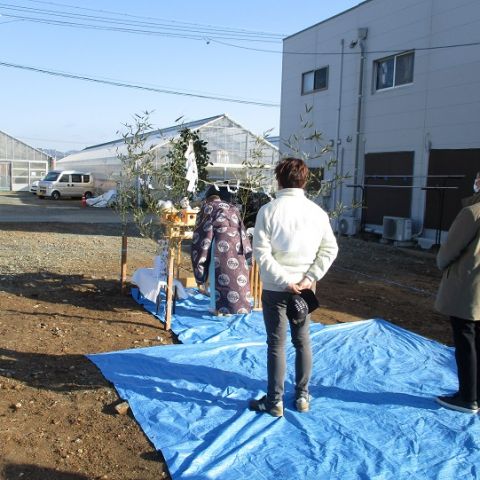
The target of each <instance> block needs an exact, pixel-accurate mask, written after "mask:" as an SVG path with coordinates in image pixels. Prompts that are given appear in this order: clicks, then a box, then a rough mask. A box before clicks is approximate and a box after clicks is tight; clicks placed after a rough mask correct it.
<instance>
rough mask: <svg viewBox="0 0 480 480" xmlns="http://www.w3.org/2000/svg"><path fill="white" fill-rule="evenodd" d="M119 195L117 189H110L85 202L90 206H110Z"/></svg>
mask: <svg viewBox="0 0 480 480" xmlns="http://www.w3.org/2000/svg"><path fill="white" fill-rule="evenodd" d="M116 196H117V191H116V190H109V191H108V192H105V193H104V194H102V195H99V196H98V197H94V198H87V199H86V200H85V202H86V203H87V205H88V206H89V207H97V208H106V207H109V206H110V205H111V204H112V202H114V201H115V198H116Z"/></svg>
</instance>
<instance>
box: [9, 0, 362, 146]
mask: <svg viewBox="0 0 480 480" xmlns="http://www.w3.org/2000/svg"><path fill="white" fill-rule="evenodd" d="M358 3H360V1H359V0H336V1H335V2H332V1H331V0H328V1H327V0H298V1H296V2H293V1H286V0H266V1H261V0H260V1H254V0H243V1H241V2H229V1H226V0H223V1H220V0H217V1H214V0H204V1H199V0H184V1H181V2H180V1H166V0H163V1H161V0H156V1H154V0H135V1H127V0H77V1H75V0H51V1H50V0H4V1H2V0H0V14H1V15H2V16H1V17H0V45H1V47H0V62H1V63H2V64H3V65H0V85H1V88H0V105H1V108H0V112H1V113H0V130H2V131H4V132H6V133H8V134H10V135H12V136H14V137H16V138H19V139H21V140H23V141H25V142H26V143H28V144H29V145H32V146H34V147H42V148H57V149H58V150H63V151H65V150H72V149H75V150H79V149H82V148H84V147H86V146H88V145H93V144H96V143H102V142H105V141H109V140H113V139H115V138H117V137H118V135H117V131H118V130H121V129H122V123H126V122H130V121H131V118H132V116H133V115H134V114H135V113H139V112H142V111H145V110H149V111H153V114H152V115H151V121H152V123H153V126H154V127H155V128H162V127H167V126H170V125H173V124H174V123H175V120H176V119H177V118H178V117H181V116H183V120H184V121H190V120H197V119H200V118H204V117H209V116H213V115H217V114H220V113H227V114H229V115H230V116H231V117H232V118H233V119H234V120H236V121H237V122H239V123H241V124H242V125H243V126H245V127H246V128H248V129H250V130H252V131H253V132H255V133H258V134H261V133H263V132H264V131H266V130H269V129H273V132H272V135H273V134H277V133H278V128H279V113H280V108H279V107H268V106H267V107H266V106H259V105H252V104H241V103H234V102H227V101H218V100H214V99H204V98H195V97H190V96H178V95H171V94H166V93H159V92H150V91H143V90H137V89H132V88H123V87H118V86H112V85H105V84H100V83H92V82H88V81H82V80H78V79H70V78H64V77H59V76H52V75H47V74H44V73H38V72H34V71H31V70H26V69H25V68H24V67H34V68H37V69H42V70H48V71H52V72H60V73H66V74H73V75H77V76H83V77H89V78H92V79H103V80H107V81H115V82H120V83H126V84H134V85H139V86H146V87H153V88H156V89H166V90H171V91H180V92H185V93H193V94H200V95H207V96H211V97H228V98H233V99H246V100H249V101H250V100H251V101H254V102H259V103H267V104H277V105H278V104H279V103H280V85H281V64H282V56H281V50H282V42H281V38H282V37H284V36H288V35H291V34H293V33H295V32H298V31H300V30H302V29H304V28H306V27H309V26H311V25H313V24H315V23H317V22H320V21H322V20H324V19H326V18H328V17H331V16H332V15H335V14H337V13H340V12H342V11H344V10H346V9H348V8H350V7H352V6H354V5H357V4H358ZM132 30H134V31H135V32H132ZM166 33H168V34H169V35H172V34H173V35H174V36H168V35H165V34H166ZM247 39H248V40H247ZM259 49H260V50H273V51H276V52H279V53H268V52H262V51H258V50H259ZM5 64H10V65H16V66H17V67H16V68H13V67H11V66H10V67H7V66H5ZM18 67H23V68H18Z"/></svg>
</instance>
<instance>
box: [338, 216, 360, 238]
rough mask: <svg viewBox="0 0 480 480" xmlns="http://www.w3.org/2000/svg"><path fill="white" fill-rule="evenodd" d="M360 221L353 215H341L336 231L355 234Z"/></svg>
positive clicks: (343, 233)
mask: <svg viewBox="0 0 480 480" xmlns="http://www.w3.org/2000/svg"><path fill="white" fill-rule="evenodd" d="M359 226H360V221H359V220H358V219H357V218H355V217H341V218H340V220H339V221H338V232H339V233H341V234H342V235H356V234H357V233H358V230H359Z"/></svg>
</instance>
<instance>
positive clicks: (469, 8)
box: [280, 0, 480, 238]
mask: <svg viewBox="0 0 480 480" xmlns="http://www.w3.org/2000/svg"><path fill="white" fill-rule="evenodd" d="M479 25H480V2H479V1H478V0H367V1H364V2H362V3H360V4H359V5H357V6H356V7H354V8H351V9H350V10H347V11H345V12H343V13H341V14H339V15H337V16H334V17H332V18H330V19H328V20H325V21H323V22H321V23H318V24H316V25H314V26H312V27H310V28H307V29H306V30H303V31H301V32H298V33H296V34H294V35H292V36H290V37H288V38H286V39H285V40H284V46H283V73H282V101H281V120H280V136H281V138H282V140H284V139H287V138H289V137H290V136H291V135H292V134H293V133H295V132H297V131H299V129H300V125H299V117H300V115H302V114H303V116H305V108H306V105H307V106H309V107H310V106H311V107H313V108H312V110H311V112H310V114H309V115H310V116H311V119H312V120H313V124H314V128H316V129H317V130H318V131H321V132H322V133H323V134H324V138H325V140H326V142H328V143H330V144H331V145H332V149H333V155H334V156H335V157H336V158H337V159H338V163H337V173H343V174H346V173H349V174H350V175H351V178H350V179H348V180H347V181H346V182H345V183H344V184H343V186H341V187H337V188H336V189H334V190H333V191H332V194H331V196H330V198H329V205H328V206H329V208H333V205H334V204H335V203H336V202H338V201H342V202H343V203H350V202H351V201H352V200H353V199H354V198H356V199H357V200H360V199H361V198H362V192H363V193H364V198H363V200H364V204H365V207H366V208H365V209H364V210H363V212H362V211H361V210H360V209H359V210H357V211H356V212H355V213H354V215H355V216H356V217H357V219H360V217H362V218H361V220H362V224H363V226H364V227H365V228H372V229H374V230H377V231H381V230H382V224H383V217H384V216H398V217H408V218H411V219H412V221H413V230H414V231H416V232H420V231H421V232H422V235H423V236H427V237H430V238H435V236H437V237H438V235H439V233H440V231H441V230H446V229H448V227H449V226H450V224H451V222H452V220H453V218H454V216H455V215H456V213H457V212H458V211H459V210H460V208H461V199H462V198H464V197H468V196H470V195H471V194H472V193H473V192H472V185H473V180H474V177H475V174H476V172H477V171H480V37H479V35H478V31H479ZM281 150H282V148H281ZM313 166H315V165H313ZM331 175H332V173H331V172H330V173H326V178H327V179H329V178H332V177H331ZM449 175H461V176H464V177H462V178H445V177H447V176H449ZM348 185H357V187H352V186H350V187H349V186H348ZM386 187H389V188H386ZM425 187H430V188H429V189H425ZM431 187H453V188H431Z"/></svg>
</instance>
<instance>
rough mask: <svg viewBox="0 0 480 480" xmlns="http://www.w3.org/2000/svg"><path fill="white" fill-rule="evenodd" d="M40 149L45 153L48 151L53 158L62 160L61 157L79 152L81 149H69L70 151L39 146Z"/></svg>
mask: <svg viewBox="0 0 480 480" xmlns="http://www.w3.org/2000/svg"><path fill="white" fill-rule="evenodd" d="M39 150H40V151H42V152H43V153H46V154H47V155H50V157H52V158H56V159H57V160H60V159H61V158H64V157H66V156H68V155H71V154H72V153H77V152H78V151H79V150H69V151H68V152H60V151H59V150H56V149H55V148H39Z"/></svg>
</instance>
